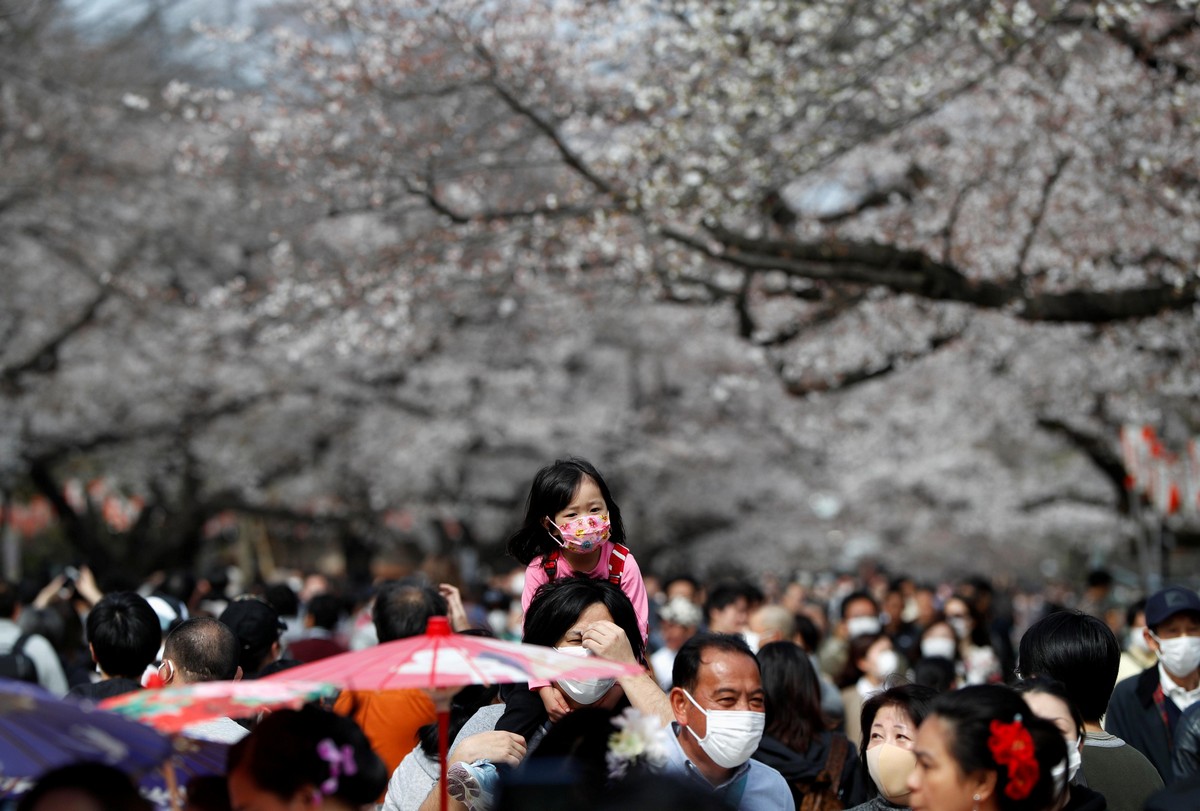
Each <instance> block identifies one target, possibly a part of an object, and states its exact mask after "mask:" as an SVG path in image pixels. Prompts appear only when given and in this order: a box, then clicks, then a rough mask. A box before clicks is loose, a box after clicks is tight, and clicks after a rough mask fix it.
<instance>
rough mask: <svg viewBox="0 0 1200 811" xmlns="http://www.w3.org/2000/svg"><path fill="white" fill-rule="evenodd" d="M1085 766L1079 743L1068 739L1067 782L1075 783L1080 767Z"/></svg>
mask: <svg viewBox="0 0 1200 811" xmlns="http://www.w3.org/2000/svg"><path fill="white" fill-rule="evenodd" d="M1082 765H1083V755H1081V754H1079V741H1077V740H1073V739H1071V738H1068V739H1067V782H1068V783H1073V782H1075V775H1077V774H1079V767H1080V766H1082Z"/></svg>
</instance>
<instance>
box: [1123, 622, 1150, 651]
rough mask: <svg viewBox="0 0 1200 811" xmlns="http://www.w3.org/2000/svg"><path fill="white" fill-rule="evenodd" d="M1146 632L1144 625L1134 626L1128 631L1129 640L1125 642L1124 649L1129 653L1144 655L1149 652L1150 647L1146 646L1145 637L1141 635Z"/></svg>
mask: <svg viewBox="0 0 1200 811" xmlns="http://www.w3.org/2000/svg"><path fill="white" fill-rule="evenodd" d="M1145 630H1146V626H1145V625H1135V626H1133V627H1132V628H1130V629H1129V639H1128V640H1127V641H1126V645H1125V646H1126V647H1127V648H1129V649H1130V650H1131V651H1137V652H1139V653H1146V652H1147V651H1149V650H1150V646H1149V645H1147V644H1146V635H1145V634H1144V633H1142V632H1143V631H1145Z"/></svg>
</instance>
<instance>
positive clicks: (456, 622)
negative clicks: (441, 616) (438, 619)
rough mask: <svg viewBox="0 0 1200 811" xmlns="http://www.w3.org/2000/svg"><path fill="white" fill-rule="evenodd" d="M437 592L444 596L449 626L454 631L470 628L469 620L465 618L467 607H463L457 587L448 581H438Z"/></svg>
mask: <svg viewBox="0 0 1200 811" xmlns="http://www.w3.org/2000/svg"><path fill="white" fill-rule="evenodd" d="M438 594H440V595H442V596H443V597H445V598H446V605H447V611H448V616H449V617H450V627H451V628H453V629H454V630H455V631H465V630H467V629H468V628H470V627H471V621H470V620H469V619H467V609H466V608H465V607H463V601H462V595H461V594H460V593H459V591H458V588H457V587H456V586H452V585H450V584H449V583H439V584H438Z"/></svg>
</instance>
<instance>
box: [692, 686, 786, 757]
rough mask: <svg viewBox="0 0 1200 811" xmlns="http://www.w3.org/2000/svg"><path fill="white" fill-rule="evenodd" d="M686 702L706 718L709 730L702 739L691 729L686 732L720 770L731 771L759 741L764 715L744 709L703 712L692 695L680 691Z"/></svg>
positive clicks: (765, 717) (764, 720)
mask: <svg viewBox="0 0 1200 811" xmlns="http://www.w3.org/2000/svg"><path fill="white" fill-rule="evenodd" d="M683 694H684V695H685V696H687V700H688V701H690V702H692V704H693V705H695V707H696V709H698V710H700V712H701V713H703V714H704V717H705V718H707V719H708V731H707V733H706V734H705V735H704V737H703V738H701V737H700V736H699V735H697V734H696V733H695V732H694V731H693V730H692V728H691V727H687V731H688V732H691V733H692V737H693V738H695V739H696V742H697V743H699V744H700V748H701V749H703V750H704V754H706V755H708V756H709V757H710V758H712V761H713V763H715V764H717V765H718V766H720V767H721V768H723V769H734V768H737V767H738V766H741V765H742V764H743V763H745V762H746V761H747V760H749V759H750V756H751V755H753V754H754V750H755V749H757V748H758V744H759V742H760V741H761V740H762V735H763V729H765V728H766V725H767V714H766V713H763V712H752V711H747V710H706V709H704V708H703V707H701V706H700V705H699V704H696V699H694V698H692V694H691V693H689V692H688V691H687V690H684V691H683Z"/></svg>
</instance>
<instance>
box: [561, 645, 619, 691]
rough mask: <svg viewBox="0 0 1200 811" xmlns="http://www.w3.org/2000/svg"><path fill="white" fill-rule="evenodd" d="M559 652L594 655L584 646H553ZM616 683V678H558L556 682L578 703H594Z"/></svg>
mask: <svg viewBox="0 0 1200 811" xmlns="http://www.w3.org/2000/svg"><path fill="white" fill-rule="evenodd" d="M555 650H556V651H558V652H559V653H565V654H568V655H570V656H594V655H595V654H593V653H592V652H591V651H589V650H588V649H587V648H584V647H572V648H555ZM616 683H617V680H616V679H613V678H608V679H579V680H575V679H559V680H558V682H557V684H558V686H559V688H560V689H561V690H562V691H563V693H564V694H565V695H567V696H570V697H571V698H572V699H573V700H575V701H576V702H577V703H579V704H595V703H596V702H597V701H599V700H600V699H602V698H604V695H605V693H607V692H608V691H609V690H611V689H612V686H613V685H614V684H616Z"/></svg>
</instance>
